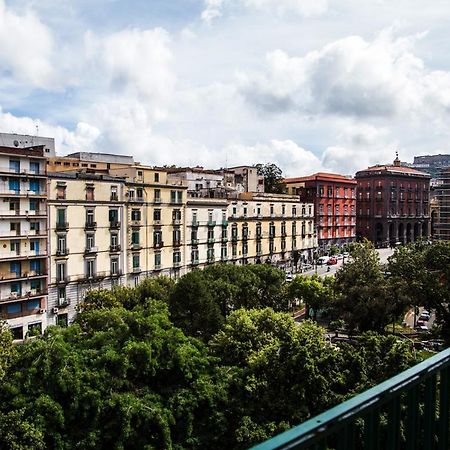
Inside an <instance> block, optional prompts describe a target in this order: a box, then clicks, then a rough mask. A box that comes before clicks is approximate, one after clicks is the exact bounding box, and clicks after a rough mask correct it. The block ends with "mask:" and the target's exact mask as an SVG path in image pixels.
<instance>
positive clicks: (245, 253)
mask: <svg viewBox="0 0 450 450" xmlns="http://www.w3.org/2000/svg"><path fill="white" fill-rule="evenodd" d="M247 253H248V244H247V242H246V241H244V242H243V243H242V254H243V255H244V256H246V255H247Z"/></svg>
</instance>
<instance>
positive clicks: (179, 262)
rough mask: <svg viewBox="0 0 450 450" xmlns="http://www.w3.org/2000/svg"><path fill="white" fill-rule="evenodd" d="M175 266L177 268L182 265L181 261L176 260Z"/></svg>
mask: <svg viewBox="0 0 450 450" xmlns="http://www.w3.org/2000/svg"><path fill="white" fill-rule="evenodd" d="M173 267H175V268H179V267H181V261H176V262H174V263H173Z"/></svg>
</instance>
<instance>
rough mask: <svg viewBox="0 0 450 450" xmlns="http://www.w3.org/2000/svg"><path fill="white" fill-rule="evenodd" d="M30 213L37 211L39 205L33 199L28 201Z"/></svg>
mask: <svg viewBox="0 0 450 450" xmlns="http://www.w3.org/2000/svg"><path fill="white" fill-rule="evenodd" d="M29 208H30V211H37V210H38V209H39V203H38V201H37V200H35V199H30V204H29Z"/></svg>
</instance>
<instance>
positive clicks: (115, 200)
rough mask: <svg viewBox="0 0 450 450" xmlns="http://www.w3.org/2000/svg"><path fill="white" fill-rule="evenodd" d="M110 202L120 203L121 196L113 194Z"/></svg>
mask: <svg viewBox="0 0 450 450" xmlns="http://www.w3.org/2000/svg"><path fill="white" fill-rule="evenodd" d="M110 200H111V201H112V202H117V201H119V196H118V195H117V194H115V193H113V194H111V197H110Z"/></svg>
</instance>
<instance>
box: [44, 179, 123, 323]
mask: <svg viewBox="0 0 450 450" xmlns="http://www.w3.org/2000/svg"><path fill="white" fill-rule="evenodd" d="M48 179H49V183H48V185H49V198H48V207H49V213H48V217H49V223H50V227H49V234H48V241H49V295H48V306H47V323H48V324H49V325H57V324H67V323H69V322H71V321H72V320H73V318H74V317H75V315H76V311H77V307H78V305H79V303H80V302H81V301H82V300H83V298H84V296H85V295H86V292H87V291H89V290H91V289H103V288H105V289H109V288H111V287H112V286H113V285H115V284H124V283H125V277H126V275H127V273H128V271H127V265H126V256H127V246H126V243H127V229H128V227H127V217H126V207H125V181H124V180H123V179H120V178H116V177H108V176H105V175H95V174H86V173H82V172H75V173H74V172H71V173H68V172H63V173H58V172H55V173H49V174H48Z"/></svg>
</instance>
